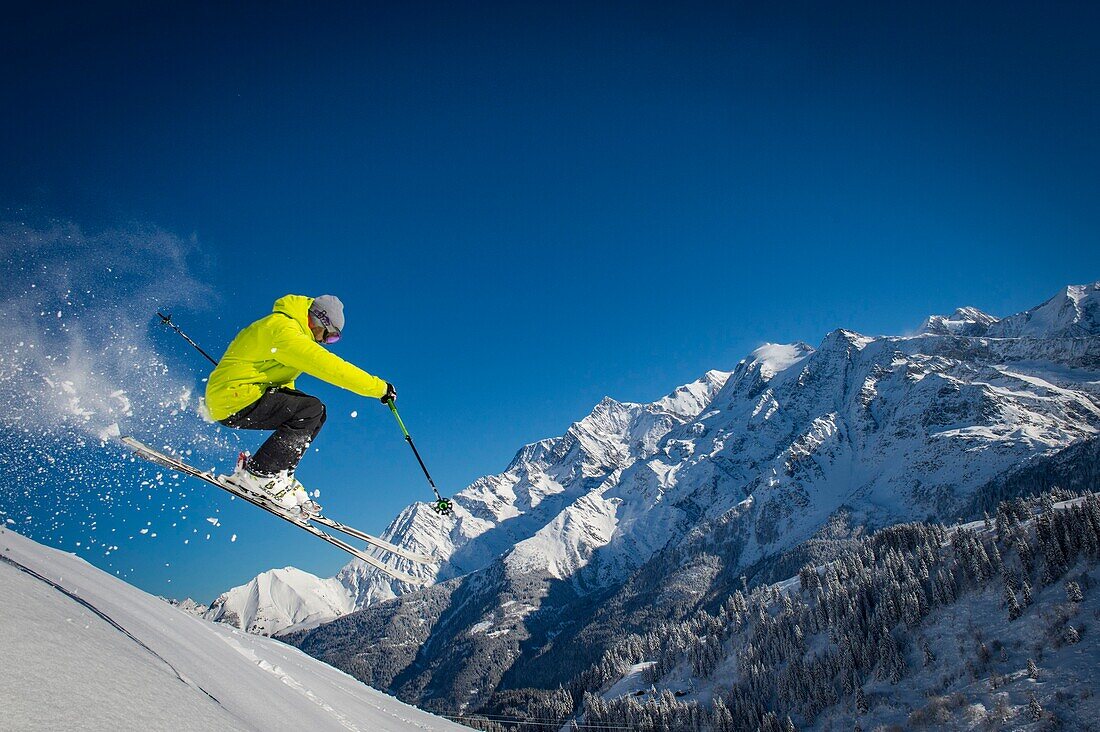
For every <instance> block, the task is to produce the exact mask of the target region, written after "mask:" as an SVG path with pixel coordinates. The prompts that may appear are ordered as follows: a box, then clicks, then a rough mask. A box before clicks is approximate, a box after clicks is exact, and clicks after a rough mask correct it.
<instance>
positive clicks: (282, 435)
mask: <svg viewBox="0 0 1100 732" xmlns="http://www.w3.org/2000/svg"><path fill="white" fill-rule="evenodd" d="M343 329H344V306H343V303H341V302H340V300H339V298H337V297H335V296H334V295H321V296H320V297H318V298H311V297H305V296H303V295H285V296H283V297H281V298H279V299H278V300H276V301H275V306H274V308H272V312H271V314H270V315H268V316H267V317H264V318H261V319H259V320H257V321H256V322H255V323H252V325H249V326H248V327H246V328H245V329H244V330H242V331H241V332H240V333H238V334H237V336H236V337H235V338H234V339H233V340H232V342H230V344H229V347H228V348H227V349H226V351H225V355H224V356H222V358H221V361H220V362H218V365H217V366H216V367H215V368H214V371H213V372H212V373H211V374H210V378H209V380H208V381H207V383H206V408H207V411H208V412H209V413H210V416H211V418H212V419H214V420H216V421H218V422H220V423H221V424H224V425H226V426H227V427H234V428H237V429H246V430H275V432H274V433H273V434H272V435H271V436H270V437H268V438H267V440H266V441H265V442H264V444H263V445H261V446H260V449H259V450H257V451H256V454H255V455H252V456H251V457H249V458H248V459H247V460H239V461H238V463H237V469H236V470H235V471H234V472H233V474H232V475H229V476H226V477H225V480H227V481H229V482H232V483H233V484H234V485H236V486H237V487H239V488H241V489H242V490H246V491H248V492H250V493H254V494H258V495H261V496H263V497H265V498H267V499H268V500H269V501H271V502H272V503H275V504H276V505H278V506H279V507H281V508H283V509H286V510H287V511H290V512H291V513H295V514H300V515H302V516H310V515H316V514H318V513H320V510H321V507H320V506H319V505H317V503H316V502H314V501H313V500H311V499H310V497H309V494H308V493H307V492H306V490H305V488H304V487H303V486H302V484H301V483H300V482H299V481H298V479H297V478H296V477H295V476H294V471H295V469H296V468H297V467H298V461H299V460H301V459H302V456H303V455H304V454H305V451H306V449H307V448H308V447H309V445H310V443H311V442H312V441H313V439H314V438H315V437H317V433H318V432H319V431H320V429H321V426H322V425H323V424H324V423H325V405H324V404H322V403H321V400H320V399H318V398H317V397H314V396H310V395H309V394H304V393H303V392H300V391H298V390H297V389H295V388H294V381H295V379H297V378H298V376H300V375H301V374H302V373H303V372H304V373H307V374H310V375H312V376H316V377H317V378H319V379H322V380H324V381H327V382H329V383H330V384H335V385H336V386H340V387H343V388H344V389H348V390H350V391H353V392H355V393H356V394H362V395H363V396H368V397H374V398H377V399H380V400H381V401H382V403H383V404H388V403H389V402H391V401H392V400H394V399H396V398H397V391H396V390H395V389H394V388H393V384H390V383H388V382H386V381H383V380H382V379H379V378H378V377H377V376H372V375H371V374H368V373H367V372H366V371H363V370H362V369H361V368H359V367H357V366H354V365H352V364H350V363H348V362H347V361H345V360H344V359H342V358H340V357H339V356H337V355H335V354H333V353H330V352H329V351H327V350H326V349H325V348H323V347H322V345H321V344H325V345H332V344H333V343H336V342H337V341H338V340H340V336H341V333H342V331H343Z"/></svg>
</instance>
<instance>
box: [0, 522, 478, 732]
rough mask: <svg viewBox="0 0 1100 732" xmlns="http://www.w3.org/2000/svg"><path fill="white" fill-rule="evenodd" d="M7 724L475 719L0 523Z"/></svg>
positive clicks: (1, 677) (214, 725) (151, 725)
mask: <svg viewBox="0 0 1100 732" xmlns="http://www.w3.org/2000/svg"><path fill="white" fill-rule="evenodd" d="M0 587H2V588H3V590H2V591H0V628H3V629H4V642H3V643H0V668H3V670H4V671H3V673H2V674H0V698H3V700H4V701H3V713H2V715H0V728H3V729H12V730H57V729H101V730H116V729H173V730H187V729H215V730H280V729H310V730H341V731H343V732H346V731H347V730H363V732H375V731H376V730H394V731H397V730H420V731H423V730H461V729H467V728H466V727H462V726H460V725H457V724H454V723H451V722H448V721H447V720H444V719H441V718H439V717H435V716H432V715H431V714H428V713H427V712H424V711H421V710H419V709H417V708H415V707H411V706H409V705H407V704H404V703H402V702H400V701H398V700H396V699H394V698H392V697H389V696H386V695H385V694H382V693H380V692H378V691H375V690H374V689H371V688H369V687H366V686H364V685H363V684H361V683H359V682H358V681H356V680H355V679H353V678H351V677H350V676H348V675H347V674H344V673H342V672H340V671H337V670H336V669H334V668H332V667H330V666H327V665H325V664H323V663H321V662H319V661H317V660H316V659H313V658H310V657H309V656H307V655H305V654H304V653H301V652H300V651H298V650H297V649H295V648H291V647H289V646H286V645H284V644H282V643H279V642H277V641H273V640H270V639H268V638H261V637H257V636H255V635H250V634H248V633H245V632H243V631H240V630H236V629H233V628H230V627H228V626H226V625H220V624H215V623H209V622H206V621H204V620H200V619H199V618H196V617H194V616H192V615H191V614H190V613H188V612H187V611H186V610H183V609H180V608H176V607H173V606H172V605H170V604H168V603H166V602H164V601H163V600H161V599H160V598H157V597H154V596H152V595H148V594H146V593H144V592H142V591H140V590H138V589H136V588H135V587H132V586H130V585H128V584H126V583H125V582H123V581H121V580H120V579H118V578H117V577H114V576H112V575H110V574H107V573H106V572H103V571H102V570H99V569H96V568H95V567H93V566H92V565H90V564H88V563H86V562H84V561H83V560H81V559H80V558H78V557H76V556H74V555H71V554H65V553H63V552H60V551H57V550H55V549H50V548H47V547H45V546H42V545H40V544H37V543H35V542H33V541H31V540H29V539H26V538H24V537H22V536H20V535H19V534H16V533H14V532H12V531H10V530H6V529H3V528H0Z"/></svg>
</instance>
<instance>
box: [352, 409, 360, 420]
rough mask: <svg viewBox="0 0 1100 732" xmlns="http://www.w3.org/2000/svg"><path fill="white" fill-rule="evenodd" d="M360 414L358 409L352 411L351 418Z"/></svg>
mask: <svg viewBox="0 0 1100 732" xmlns="http://www.w3.org/2000/svg"><path fill="white" fill-rule="evenodd" d="M358 416H359V412H357V411H356V412H352V413H351V418H352V419H355V418H356V417H358Z"/></svg>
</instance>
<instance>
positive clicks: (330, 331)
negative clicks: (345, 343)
mask: <svg viewBox="0 0 1100 732" xmlns="http://www.w3.org/2000/svg"><path fill="white" fill-rule="evenodd" d="M310 312H311V313H312V315H313V317H314V318H316V319H317V320H318V321H319V322H320V323H321V327H322V328H324V329H325V332H324V335H322V336H321V342H322V343H325V344H327V345H330V346H331V345H332V344H333V343H335V342H336V341H338V340H340V329H339V328H336V327H334V326H333V325H332V321H331V320H329V319H328V315H326V314H325V313H319V312H316V311H313V310H311V311H310Z"/></svg>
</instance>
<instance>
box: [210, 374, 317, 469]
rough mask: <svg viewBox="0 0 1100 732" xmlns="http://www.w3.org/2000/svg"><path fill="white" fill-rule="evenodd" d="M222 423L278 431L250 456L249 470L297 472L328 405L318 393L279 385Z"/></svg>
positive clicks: (244, 428)
mask: <svg viewBox="0 0 1100 732" xmlns="http://www.w3.org/2000/svg"><path fill="white" fill-rule="evenodd" d="M221 423H222V424H224V425H225V426H226V427H235V428H237V429H242V430H275V432H274V433H273V434H272V435H271V436H270V437H268V438H267V441H266V442H264V444H262V445H260V449H259V450H257V451H256V454H255V455H253V456H252V457H251V458H249V461H248V469H249V470H251V471H252V472H253V473H256V474H257V475H275V474H276V473H278V472H279V471H281V470H287V471H290V472H294V469H295V468H297V467H298V461H299V460H301V459H302V456H303V455H305V453H306V450H307V449H308V448H309V443H310V442H312V441H313V438H314V437H316V436H317V433H318V432H320V431H321V426H322V425H323V424H324V423H325V405H324V404H322V403H321V400H320V399H318V398H317V397H315V396H310V395H309V394H303V393H302V392H300V391H298V390H297V389H290V388H287V387H285V386H278V387H273V388H271V389H268V390H267V391H265V392H264V395H263V396H262V397H260V398H259V399H257V400H256V401H254V402H252V404H249V405H248V406H247V407H245V408H244V409H242V410H241V411H239V412H237V413H236V414H231V415H229V416H228V417H226V418H225V419H223V420H222V421H221Z"/></svg>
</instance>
